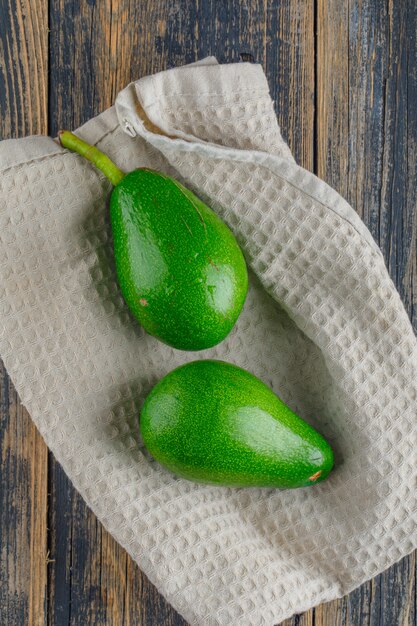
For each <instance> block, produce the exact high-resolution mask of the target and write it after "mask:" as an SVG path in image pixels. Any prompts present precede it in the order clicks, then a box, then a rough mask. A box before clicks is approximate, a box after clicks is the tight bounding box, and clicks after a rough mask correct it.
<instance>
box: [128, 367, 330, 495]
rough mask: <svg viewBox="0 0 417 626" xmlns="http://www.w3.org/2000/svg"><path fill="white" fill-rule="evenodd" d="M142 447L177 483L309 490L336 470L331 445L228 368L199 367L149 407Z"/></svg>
mask: <svg viewBox="0 0 417 626" xmlns="http://www.w3.org/2000/svg"><path fill="white" fill-rule="evenodd" d="M140 431H141V436H142V440H143V442H144V444H145V446H146V448H147V449H148V450H149V452H150V453H151V455H152V456H153V457H154V458H155V459H156V460H157V461H158V462H159V463H161V465H164V466H165V467H166V468H167V469H169V470H171V471H172V472H174V473H175V474H177V475H178V476H182V477H183V478H188V479H189V480H193V481H196V482H203V483H213V484H217V485H223V486H233V487H279V488H286V489H288V488H296V487H307V486H309V485H313V484H315V483H318V482H319V481H321V480H323V479H324V478H326V476H327V475H328V474H329V472H330V470H331V469H332V467H333V452H332V449H331V447H330V446H329V444H328V443H327V441H326V440H325V439H324V438H323V437H322V436H321V435H320V434H319V433H318V432H317V431H316V430H314V428H312V427H311V426H310V425H309V424H307V423H306V422H305V421H304V420H302V419H301V418H300V417H298V415H296V414H295V413H294V412H293V411H291V409H290V408H288V406H286V405H285V404H284V403H283V402H282V401H281V400H280V399H279V398H278V397H277V396H276V395H275V394H274V393H273V392H272V391H271V390H270V389H269V387H267V386H266V385H265V384H264V383H263V382H262V381H261V380H259V379H258V378H256V376H253V375H252V374H250V373H249V372H247V371H246V370H243V369H241V368H240V367H237V366H235V365H231V364H230V363H224V362H222V361H193V362H191V363H188V364H186V365H182V366H181V367H179V368H177V369H175V370H173V371H172V372H170V373H169V374H167V375H166V376H165V377H164V378H162V379H161V380H160V381H159V383H158V384H157V385H156V386H155V387H154V388H153V389H152V391H151V392H150V394H149V395H148V397H147V398H146V400H145V403H144V406H143V408H142V412H141V416H140Z"/></svg>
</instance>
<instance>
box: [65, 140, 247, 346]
mask: <svg viewBox="0 0 417 626" xmlns="http://www.w3.org/2000/svg"><path fill="white" fill-rule="evenodd" d="M59 139H60V142H61V144H62V146H63V147H64V148H68V149H69V150H73V151H75V152H78V153H79V154H81V155H82V156H84V157H85V158H86V159H88V160H89V161H91V162H92V163H94V165H95V166H96V167H97V168H98V169H100V170H101V171H102V172H103V173H104V174H105V175H106V176H107V178H108V179H109V180H110V182H111V183H112V184H113V185H114V189H113V190H112V193H111V198H110V218H111V225H112V233H113V244H114V257H115V262H116V272H117V278H118V282H119V285H120V289H121V291H122V294H123V297H124V299H125V301H126V303H127V305H128V307H129V309H130V310H131V312H132V313H133V315H134V316H135V317H136V319H137V320H138V321H139V323H140V324H141V325H142V326H143V328H144V329H145V330H146V331H147V332H148V333H149V334H151V335H153V336H154V337H157V338H158V339H160V340H161V341H163V342H164V343H166V344H168V345H170V346H172V347H174V348H178V349H180V350H203V349H205V348H211V347H212V346H215V345H216V344H218V343H219V342H220V341H222V340H223V339H224V338H225V337H226V336H227V335H228V334H229V332H230V331H231V329H232V328H233V326H234V324H235V322H236V320H237V318H238V317H239V314H240V312H241V310H242V307H243V304H244V301H245V298H246V293H247V289H248V274H247V268H246V264H245V260H244V257H243V254H242V251H241V249H240V248H239V245H238V243H237V241H236V239H235V237H234V235H233V233H232V232H231V230H230V229H229V228H228V227H227V226H226V224H225V223H224V222H223V221H222V220H221V219H220V218H219V217H218V216H217V215H216V213H215V212H214V211H213V210H212V209H210V208H209V207H208V206H207V205H206V204H204V202H202V201H201V200H200V199H199V198H198V197H197V196H196V195H194V193H192V192H191V191H190V190H189V189H187V188H186V187H184V186H183V185H181V183H179V182H178V181H177V180H175V179H173V178H171V177H170V176H166V175H164V174H162V173H160V172H156V171H154V170H151V169H148V168H139V169H136V170H134V171H132V172H130V173H128V174H125V173H124V172H122V171H121V170H119V168H117V167H116V165H115V164H114V163H113V162H112V161H111V160H110V159H109V158H108V157H107V156H106V155H105V154H103V153H102V152H101V151H100V150H98V149H97V148H96V147H94V146H91V145H89V144H87V143H86V142H85V141H83V140H82V139H80V138H79V137H77V136H76V135H74V134H73V133H71V132H69V131H61V132H60V134H59Z"/></svg>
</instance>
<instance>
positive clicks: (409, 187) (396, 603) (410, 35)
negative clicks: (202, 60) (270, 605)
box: [315, 0, 417, 626]
mask: <svg viewBox="0 0 417 626" xmlns="http://www.w3.org/2000/svg"><path fill="white" fill-rule="evenodd" d="M405 4H407V6H406V10H404V7H405ZM416 31H417V8H416V5H415V3H403V4H402V5H401V6H399V4H398V3H395V2H394V1H393V0H389V1H388V2H387V3H386V4H385V5H384V10H383V11H381V3H380V2H378V1H377V0H362V1H361V2H359V1H358V2H355V3H352V2H350V1H349V0H319V1H318V3H317V63H316V64H317V77H316V89H317V97H316V101H317V112H316V120H317V173H318V175H319V176H320V177H321V178H323V179H324V180H326V181H327V182H328V183H329V184H330V185H331V186H332V187H334V188H335V189H336V190H337V191H339V193H341V194H342V195H343V196H344V197H345V198H346V199H347V200H348V201H349V202H350V203H351V204H352V206H353V207H354V208H355V209H356V210H357V212H358V213H359V214H360V215H361V217H362V219H363V220H364V221H365V223H366V224H367V226H368V228H369V229H370V230H371V232H372V234H373V236H374V237H375V239H376V241H377V242H378V244H379V246H380V247H381V249H382V251H383V253H384V256H385V261H386V264H387V266H388V269H389V271H390V274H391V277H392V278H393V280H394V282H395V284H396V287H397V289H398V290H399V292H400V294H401V296H402V299H403V301H404V302H405V304H406V307H407V309H408V313H409V315H410V318H411V319H412V322H413V324H414V328H417V315H416V306H415V304H416V291H417V272H416V262H417V250H416V233H417V221H416V220H417V206H416V202H417V181H416V172H417V168H416V158H417V146H416V135H415V132H416V128H417V108H416V107H415V106H413V105H412V104H411V100H410V93H412V94H416V89H417V71H416V68H415V67H413V66H411V65H410V61H411V59H414V61H415V60H417V53H416ZM410 129H411V132H410ZM413 132H414V134H413ZM415 575H416V574H415V554H414V555H412V556H410V557H408V558H406V559H403V560H402V561H401V563H399V564H397V565H394V566H393V567H391V568H390V569H389V570H388V571H387V572H385V573H384V574H382V575H381V576H378V577H377V578H375V580H373V581H372V582H368V583H365V584H364V585H362V587H361V588H360V589H358V590H356V591H354V592H353V593H351V594H350V595H349V596H348V597H347V598H344V599H343V600H341V601H339V602H332V603H330V604H328V605H325V606H323V607H319V608H318V609H316V611H315V614H316V623H319V624H323V626H324V625H326V626H327V625H328V626H330V625H333V624H339V623H340V624H343V625H344V624H358V625H359V624H361V625H362V624H364V625H365V624H366V625H369V626H379V625H380V624H387V625H388V624H389V625H390V626H391V625H392V626H397V625H398V626H408V625H409V624H414V623H415V620H416V614H415V598H416V596H415V593H416V579H415Z"/></svg>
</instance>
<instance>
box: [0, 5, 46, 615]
mask: <svg viewBox="0 0 417 626" xmlns="http://www.w3.org/2000/svg"><path fill="white" fill-rule="evenodd" d="M47 40H48V16H47V10H46V7H45V4H44V3H42V2H41V1H30V0H22V1H21V2H19V3H16V2H13V1H10V2H0V138H1V139H3V138H8V137H20V136H24V135H29V134H33V133H46V132H47V130H48V116H47V109H48V106H47V84H48V75H47V68H48V55H47ZM0 478H1V480H0V624H2V625H3V624H7V625H14V624H16V625H17V624H28V625H29V626H41V625H43V624H45V623H46V611H47V605H46V595H47V586H48V584H47V582H48V581H47V568H48V552H47V524H46V521H47V485H48V481H47V448H46V446H45V444H44V442H43V440H42V438H41V437H40V435H39V433H38V432H37V430H36V428H35V426H34V425H33V423H32V421H31V419H30V417H29V415H28V413H27V412H26V410H25V409H24V408H23V407H22V405H21V404H20V401H19V398H18V396H17V394H16V391H15V390H14V388H13V385H12V384H11V382H10V380H9V378H8V376H7V373H6V371H5V369H4V366H3V364H2V363H1V362H0Z"/></svg>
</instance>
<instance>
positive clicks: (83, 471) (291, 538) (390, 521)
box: [0, 59, 417, 626]
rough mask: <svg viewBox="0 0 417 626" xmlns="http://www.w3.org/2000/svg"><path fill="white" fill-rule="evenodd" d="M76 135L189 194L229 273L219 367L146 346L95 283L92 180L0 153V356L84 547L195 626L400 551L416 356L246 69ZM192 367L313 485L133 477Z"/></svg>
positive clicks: (349, 222) (131, 99) (399, 311)
mask: <svg viewBox="0 0 417 626" xmlns="http://www.w3.org/2000/svg"><path fill="white" fill-rule="evenodd" d="M78 132H79V134H80V135H81V136H82V137H84V138H85V139H87V140H89V141H92V142H93V143H95V144H96V145H97V146H98V147H99V148H101V149H102V150H104V151H106V152H108V154H109V155H110V157H112V158H113V159H114V160H115V161H116V163H117V165H118V166H119V167H120V168H122V169H125V170H131V169H134V168H136V167H139V166H150V167H153V168H155V169H160V170H161V171H164V172H167V173H169V174H172V175H174V176H176V177H177V178H179V179H180V180H181V181H183V182H184V183H185V184H186V185H188V186H190V187H191V188H192V189H193V190H194V191H195V192H196V193H197V194H198V195H199V196H201V197H202V198H203V199H204V200H205V201H206V202H207V203H208V204H209V205H211V206H212V207H213V208H214V210H215V211H217V212H218V214H219V215H221V217H222V218H223V219H224V220H225V221H226V222H227V223H228V224H229V226H230V227H231V228H232V230H233V231H234V233H235V234H236V236H237V238H238V240H239V242H240V244H241V246H242V248H243V250H244V253H245V255H246V259H247V262H248V264H249V267H250V269H251V273H250V289H249V294H248V298H247V302H246V304H245V307H244V310H243V313H242V315H241V317H240V319H239V320H238V322H237V324H236V327H235V328H234V330H233V331H232V333H231V334H230V335H229V336H228V337H227V338H226V340H225V341H223V342H222V343H221V344H220V345H219V346H217V347H215V348H213V349H210V350H206V351H204V352H199V353H186V352H180V351H178V350H174V349H172V348H169V347H167V346H165V345H163V344H162V343H159V342H158V341H157V340H156V339H154V338H153V337H150V336H149V335H146V334H145V333H144V331H143V330H142V329H141V327H140V326H139V324H138V323H137V322H136V321H135V320H134V319H133V317H132V316H131V315H130V313H129V311H128V310H127V308H126V306H125V304H124V302H123V300H122V297H121V295H120V291H119V288H118V286H117V283H116V278H115V270H114V260H113V253H112V243H111V231H110V226H109V216H108V204H107V202H108V196H109V192H110V185H109V183H108V182H107V180H105V178H104V177H103V175H102V174H100V173H99V172H98V171H97V170H96V169H95V168H94V167H93V166H92V165H91V164H89V163H88V162H86V161H85V160H83V159H82V158H81V157H79V156H78V155H76V154H72V153H70V152H67V151H64V150H63V149H61V148H60V146H59V145H58V144H57V143H56V142H55V141H53V140H52V139H49V138H46V137H30V138H27V139H20V140H8V141H3V142H2V143H0V170H1V176H0V255H1V263H0V354H1V356H2V358H3V360H4V363H5V366H6V368H7V370H8V372H9V374H10V376H11V377H12V379H13V381H14V384H15V385H16V388H17V391H18V393H19V394H20V397H21V400H22V402H23V403H24V405H25V406H26V407H27V409H28V410H29V412H30V414H31V416H32V418H33V420H34V421H35V423H36V424H37V426H38V428H39V430H40V432H41V433H42V435H43V437H44V439H45V441H46V443H47V444H48V446H49V447H50V449H51V450H52V452H53V453H54V455H55V456H56V458H57V460H58V461H59V462H60V463H61V464H62V466H63V468H64V469H65V471H66V472H67V474H68V476H69V477H70V479H71V480H72V482H73V483H74V485H75V487H76V488H77V489H78V490H79V492H80V493H81V494H82V496H83V497H84V499H85V500H86V502H87V503H88V505H89V506H90V507H91V508H92V509H93V511H94V512H95V513H96V515H97V516H98V518H99V519H100V520H101V522H102V523H103V524H104V526H105V527H106V528H107V529H108V530H109V531H110V532H111V533H112V535H113V536H114V537H115V538H116V539H117V540H118V541H119V542H120V543H121V544H122V545H123V546H124V547H125V548H126V550H127V551H128V552H129V553H130V554H131V555H132V557H133V558H134V559H135V560H136V561H137V562H138V564H139V566H140V567H141V568H142V569H143V571H144V572H146V574H147V575H148V576H149V578H150V580H151V581H152V582H153V583H154V584H155V585H156V586H157V588H158V589H159V591H160V592H161V593H162V594H163V595H164V596H165V597H166V598H167V599H168V601H169V602H170V603H171V604H172V605H173V606H174V607H175V608H176V609H177V611H179V612H180V613H181V614H182V615H183V616H184V618H185V619H186V620H188V622H189V623H190V624H193V625H199V626H200V625H210V626H211V625H213V626H217V625H222V626H223V625H224V626H226V625H228V626H229V625H231V624H233V625H236V626H238V625H239V626H249V625H252V626H261V625H262V626H263V625H266V626H272V625H273V624H276V623H277V622H280V621H281V620H283V619H284V618H286V617H288V616H290V615H291V614H292V613H294V612H301V611H303V610H305V609H307V608H309V607H311V606H313V605H317V604H319V603H321V602H324V601H327V600H331V599H333V598H336V597H338V596H341V595H342V594H345V593H347V592H348V591H350V590H351V589H353V588H354V587H356V586H357V585H359V584H360V583H362V582H363V581H365V580H367V579H369V578H370V577H372V576H375V575H376V574H378V573H379V572H381V571H382V570H383V569H385V568H387V567H388V566H389V565H391V564H392V563H394V562H395V561H397V560H399V559H400V558H401V557H403V556H404V555H405V554H407V553H409V552H411V551H412V550H413V548H414V547H415V546H416V543H417V541H416V540H417V536H416V517H417V512H416V504H417V498H416V468H417V462H416V461H417V458H416V448H417V447H416V441H417V438H416V434H417V428H416V424H417V420H416V413H417V411H416V409H417V344H416V339H415V336H414V333H413V330H412V327H411V325H410V322H409V320H408V318H407V315H406V313H405V310H404V308H403V306H402V303H401V301H400V298H399V296H398V293H397V292H396V290H395V288H394V285H393V283H392V281H391V280H390V277H389V275H388V273H387V270H386V268H385V266H384V262H383V258H382V255H381V253H380V251H379V249H378V247H377V246H376V244H375V243H374V241H373V239H372V237H371V236H370V234H369V232H368V231H367V229H366V228H365V226H364V224H363V223H362V222H361V220H360V219H359V217H358V216H357V214H356V213H355V212H354V210H353V209H352V208H351V207H350V206H349V205H348V204H347V203H346V202H345V201H344V200H343V199H342V198H341V197H340V196H339V195H338V194H337V193H336V192H335V191H334V190H332V189H331V188H330V187H328V186H327V185H326V184H325V183H324V182H322V181H320V180H318V179H317V178H316V177H315V176H314V175H313V174H311V173H309V172H307V171H306V170H304V169H302V168H301V167H299V166H298V165H297V164H296V163H295V161H294V159H293V158H292V156H291V154H290V152H289V149H288V147H287V146H286V145H285V143H284V142H283V140H282V138H281V134H280V130H279V127H278V125H277V121H276V117H275V114H274V108H273V103H272V101H271V98H270V95H269V91H268V86H267V82H266V79H265V76H264V73H263V71H262V69H261V67H260V66H259V65H251V64H247V63H241V64H231V65H218V64H217V63H216V61H215V59H207V60H205V62H204V63H203V64H200V65H198V64H197V65H192V66H186V67H183V68H176V69H172V70H168V71H166V72H162V73H160V74H157V75H155V76H150V77H146V78H142V79H140V80H138V81H137V82H136V83H133V84H131V85H130V86H128V87H127V88H126V89H125V90H123V91H122V92H121V93H120V94H119V96H118V98H117V101H116V107H115V108H111V109H109V110H108V111H106V112H104V113H103V114H102V115H100V116H98V117H97V118H95V119H93V120H91V121H89V122H88V123H87V124H86V125H84V126H83V127H82V128H80V129H79V131H78ZM174 219H175V211H174V212H173V220H174ZM206 357H210V358H219V359H223V360H226V361H229V362H232V363H236V364H238V365H240V366H242V367H244V368H246V369H248V370H249V371H251V372H253V373H254V374H255V375H257V376H259V377H260V378H261V379H262V380H263V381H265V383H267V384H268V385H270V386H271V387H272V388H273V390H274V391H275V392H276V393H277V394H278V395H280V396H281V397H282V398H283V399H284V400H285V401H286V402H287V403H288V404H289V405H290V406H291V407H292V408H293V409H294V410H295V411H297V412H298V413H299V414H300V415H301V416H302V417H304V418H305V419H306V420H307V421H309V422H310V423H312V424H313V425H314V426H316V427H317V428H318V430H319V431H320V432H321V433H322V434H323V435H324V436H325V437H326V438H327V439H328V440H329V441H330V442H331V444H332V446H333V447H334V450H335V454H336V468H335V469H334V471H333V472H332V474H331V475H330V477H329V478H328V479H327V480H325V481H324V482H323V483H320V484H318V485H315V486H313V487H309V488H306V489H299V490H294V491H279V490H275V489H264V490H261V489H230V488H221V487H212V486H204V485H197V484H194V483H192V482H188V481H186V480H183V479H179V478H177V477H175V476H173V475H172V474H170V473H169V472H167V471H166V470H164V469H163V468H161V467H160V466H159V465H158V464H157V463H156V462H155V461H153V460H152V458H150V456H149V454H148V453H147V452H146V450H144V449H143V446H142V444H141V442H140V439H139V437H138V415H139V412H140V407H141V404H142V402H143V399H144V397H145V396H146V394H147V393H148V392H149V390H150V389H151V387H152V386H153V385H154V384H155V383H156V382H157V381H158V380H159V379H160V378H161V377H162V376H163V375H164V374H166V373H167V372H169V371H170V370H172V369H173V368H174V367H176V366H178V365H179V364H181V363H184V362H186V361H191V360H194V359H200V358H206Z"/></svg>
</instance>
